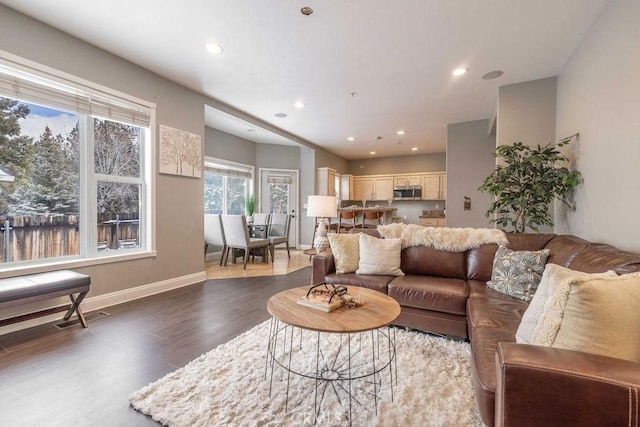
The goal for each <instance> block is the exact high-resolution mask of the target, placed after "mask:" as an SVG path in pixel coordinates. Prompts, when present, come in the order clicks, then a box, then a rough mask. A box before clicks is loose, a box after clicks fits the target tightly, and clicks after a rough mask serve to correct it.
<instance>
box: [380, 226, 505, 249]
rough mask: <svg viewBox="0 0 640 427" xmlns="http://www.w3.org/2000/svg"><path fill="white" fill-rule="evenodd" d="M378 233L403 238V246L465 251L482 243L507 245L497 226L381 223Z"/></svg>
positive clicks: (388, 237)
mask: <svg viewBox="0 0 640 427" xmlns="http://www.w3.org/2000/svg"><path fill="white" fill-rule="evenodd" d="M378 233H380V235H381V236H382V237H384V238H385V239H398V238H400V239H402V248H403V249H404V248H408V247H411V246H427V247H430V248H435V249H439V250H443V251H451V252H464V251H467V250H469V249H473V248H478V247H480V246H482V245H487V244H496V245H507V244H509V241H508V240H507V236H506V234H505V233H504V231H502V230H498V229H495V228H450V227H425V226H423V225H418V224H403V223H399V224H387V225H379V226H378Z"/></svg>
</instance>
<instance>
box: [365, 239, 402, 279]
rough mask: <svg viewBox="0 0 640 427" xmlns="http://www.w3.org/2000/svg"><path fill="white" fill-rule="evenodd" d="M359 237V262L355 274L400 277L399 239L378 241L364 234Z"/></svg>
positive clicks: (400, 243) (400, 245)
mask: <svg viewBox="0 0 640 427" xmlns="http://www.w3.org/2000/svg"><path fill="white" fill-rule="evenodd" d="M358 236H359V237H360V246H359V248H360V262H359V264H358V269H357V270H356V274H383V275H388V276H402V275H404V273H403V272H402V270H401V269H400V250H401V248H402V240H401V239H378V238H377V237H372V236H369V235H367V234H364V233H359V234H358Z"/></svg>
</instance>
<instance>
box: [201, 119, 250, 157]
mask: <svg viewBox="0 0 640 427" xmlns="http://www.w3.org/2000/svg"><path fill="white" fill-rule="evenodd" d="M256 145H258V144H256V143H255V142H253V141H249V140H246V139H244V138H239V137H237V136H235V135H230V134H228V133H226V132H222V131H219V130H218V129H213V128H210V127H206V128H205V145H204V154H205V155H206V156H211V157H216V158H218V159H224V160H230V161H232V162H236V163H242V164H245V165H251V166H255V164H256Z"/></svg>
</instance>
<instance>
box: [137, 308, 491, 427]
mask: <svg viewBox="0 0 640 427" xmlns="http://www.w3.org/2000/svg"><path fill="white" fill-rule="evenodd" d="M269 325H270V322H269V321H267V322H264V323H262V324H260V325H258V326H256V327H254V328H253V329H251V330H250V331H247V332H245V333H244V334H242V335H240V336H238V337H236V338H234V339H233V340H231V341H229V342H228V343H226V344H223V345H220V346H219V347H217V348H215V349H214V350H211V351H210V352H208V353H206V354H203V355H202V356H200V357H198V358H197V359H195V360H193V361H192V362H190V363H189V364H188V365H186V366H184V367H182V368H180V369H178V370H176V371H174V372H172V373H170V374H168V375H166V376H165V377H164V378H161V379H159V380H158V381H156V382H154V383H151V384H149V385H148V386H146V387H143V388H142V389H140V390H138V391H136V392H134V393H133V394H131V396H130V401H131V405H132V406H133V407H134V408H135V409H137V410H138V411H140V412H142V413H144V414H147V415H150V416H151V417H152V418H153V419H154V420H156V421H158V422H160V423H162V424H164V425H167V426H190V427H192V426H305V425H309V426H310V425H314V423H315V425H319V426H340V425H349V424H350V422H349V421H350V420H351V424H352V425H354V426H385V427H387V426H482V425H483V424H482V422H481V421H480V416H479V414H478V412H477V409H476V406H475V401H474V395H473V386H472V383H471V368H470V348H469V344H468V343H462V342H456V341H451V340H447V339H445V338H439V337H435V336H431V335H427V334H423V333H420V332H416V331H407V330H404V329H402V328H395V329H393V331H395V334H396V335H395V339H396V350H397V359H396V362H397V382H396V381H395V378H394V383H393V387H390V383H391V379H390V375H389V370H388V368H387V369H385V370H384V371H382V373H381V375H379V376H377V377H376V380H375V381H371V377H369V378H368V379H362V380H357V381H353V383H352V396H353V399H352V401H351V402H352V412H351V418H349V399H348V398H346V397H345V396H346V394H345V393H346V390H347V388H348V385H347V384H346V383H343V382H339V381H338V382H335V381H329V382H327V383H322V382H321V383H320V385H319V386H318V394H317V395H316V394H315V387H316V381H315V380H313V379H309V378H304V377H300V376H297V375H290V376H289V377H288V376H287V374H286V372H285V371H284V370H283V369H282V368H281V367H279V366H278V365H277V364H275V365H274V368H273V370H271V369H266V368H267V364H266V361H267V357H266V356H267V341H268V337H269V327H270V326H269ZM334 336H335V337H339V335H334ZM345 336H346V335H345ZM354 336H357V335H352V337H354ZM363 336H364V337H365V338H364V339H359V340H356V339H354V338H352V345H351V348H352V352H354V353H356V352H358V351H362V352H363V354H365V355H368V354H370V352H371V348H370V347H371V345H370V341H369V340H368V339H367V337H369V336H370V335H369V333H365V334H363ZM294 337H295V339H294V340H293V343H294V344H293V347H298V346H299V347H300V348H298V349H297V350H304V351H307V350H309V349H308V348H306V347H307V346H311V348H312V350H310V352H309V353H311V354H312V353H315V350H313V348H315V344H316V342H317V340H316V337H317V334H316V333H314V332H310V331H304V333H303V339H299V338H298V336H297V335H294ZM323 337H324V335H323ZM323 342H324V341H323ZM324 343H325V344H323V345H322V346H321V348H322V349H323V351H322V352H321V353H320V359H321V362H322V363H325V364H328V365H331V367H333V368H335V367H336V363H337V364H341V363H344V362H339V361H338V362H336V359H334V358H333V356H334V355H335V354H333V355H331V354H329V353H330V351H324V350H325V347H326V346H327V345H330V344H331V343H329V342H324ZM334 344H335V343H334ZM344 349H345V347H342V350H341V354H342V355H344V354H345V353H346V351H345V350H344ZM382 351H386V350H385V349H384V348H383V349H382ZM338 353H340V351H339V352H338ZM309 359H313V361H312V362H311V363H314V364H315V358H312V357H310V358H309ZM284 360H286V354H285V359H284ZM271 372H273V377H272V376H271ZM394 375H395V372H394ZM287 378H289V380H290V383H289V398H288V401H287V398H286V390H287ZM271 379H272V381H271ZM358 381H359V382H358ZM270 386H271V394H270ZM374 386H375V389H374ZM372 390H375V394H377V396H378V400H377V414H376V405H375V401H374V400H373V396H374V393H373V392H372ZM392 391H393V401H392V400H391V392H392ZM316 398H317V399H318V401H319V402H321V404H320V411H319V414H318V417H317V419H316V417H315V412H314V399H316ZM285 404H286V405H287V410H286V412H285Z"/></svg>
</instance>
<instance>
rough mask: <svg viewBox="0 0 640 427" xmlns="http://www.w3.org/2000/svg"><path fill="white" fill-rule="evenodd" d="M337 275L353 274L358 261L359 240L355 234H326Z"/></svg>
mask: <svg viewBox="0 0 640 427" xmlns="http://www.w3.org/2000/svg"><path fill="white" fill-rule="evenodd" d="M327 237H328V238H329V245H330V246H331V252H332V253H333V260H334V262H335V264H336V273H337V274H346V273H353V272H355V271H356V270H357V269H358V262H359V261H360V249H359V247H360V238H359V237H358V235H357V234H336V233H329V234H327Z"/></svg>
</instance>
